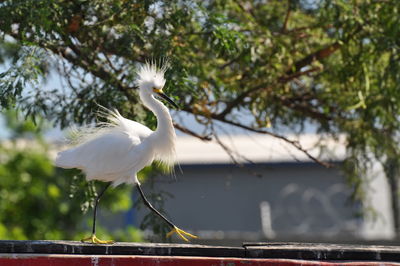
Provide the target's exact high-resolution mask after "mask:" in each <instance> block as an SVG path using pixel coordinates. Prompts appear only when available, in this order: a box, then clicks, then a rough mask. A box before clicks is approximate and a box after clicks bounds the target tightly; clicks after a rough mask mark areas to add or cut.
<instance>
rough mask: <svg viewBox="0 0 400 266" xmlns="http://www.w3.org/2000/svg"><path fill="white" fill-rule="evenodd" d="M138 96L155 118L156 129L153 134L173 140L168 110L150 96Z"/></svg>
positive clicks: (173, 135) (172, 127)
mask: <svg viewBox="0 0 400 266" xmlns="http://www.w3.org/2000/svg"><path fill="white" fill-rule="evenodd" d="M140 96H141V99H142V101H143V103H144V105H145V106H146V107H147V108H149V109H150V110H151V111H152V112H153V113H154V114H155V116H156V117H157V129H156V131H155V132H154V133H155V134H156V135H163V136H164V137H173V138H175V130H174V126H173V124H172V118H171V115H170V113H169V111H168V108H167V107H165V106H164V104H162V103H161V102H160V101H159V100H157V99H155V98H154V97H153V96H151V95H145V94H142V95H140Z"/></svg>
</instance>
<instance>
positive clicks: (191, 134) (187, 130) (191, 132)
mask: <svg viewBox="0 0 400 266" xmlns="http://www.w3.org/2000/svg"><path fill="white" fill-rule="evenodd" d="M174 127H175V128H177V129H178V130H180V131H181V132H183V133H186V134H188V135H190V136H193V137H196V138H198V139H201V140H203V141H210V140H212V138H211V136H201V135H199V134H197V133H196V132H194V131H192V130H190V129H188V128H186V127H183V126H181V125H179V124H177V123H174Z"/></svg>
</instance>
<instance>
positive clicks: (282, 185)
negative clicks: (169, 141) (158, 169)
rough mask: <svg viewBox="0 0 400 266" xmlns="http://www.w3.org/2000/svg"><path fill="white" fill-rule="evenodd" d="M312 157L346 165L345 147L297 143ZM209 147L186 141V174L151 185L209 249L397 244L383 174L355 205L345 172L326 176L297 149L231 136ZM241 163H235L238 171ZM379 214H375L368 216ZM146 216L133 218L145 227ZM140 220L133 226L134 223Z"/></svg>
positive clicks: (309, 138) (181, 158) (313, 139)
mask: <svg viewBox="0 0 400 266" xmlns="http://www.w3.org/2000/svg"><path fill="white" fill-rule="evenodd" d="M291 139H297V140H298V141H299V143H301V145H302V147H304V148H305V149H306V150H309V151H310V153H311V154H313V155H314V156H317V157H319V155H320V154H319V153H320V149H317V148H316V145H317V144H319V145H322V146H323V147H324V148H323V150H324V152H323V155H322V159H324V160H329V161H331V162H334V163H336V164H337V165H340V163H341V161H342V160H343V158H344V154H345V147H344V140H343V139H339V140H332V139H328V140H324V141H322V142H321V141H320V140H319V138H317V136H315V135H303V136H300V137H297V138H295V137H293V138H291ZM219 141H220V142H221V143H223V147H222V146H221V145H220V144H218V143H217V142H216V141H213V142H203V141H201V140H198V139H196V138H194V137H179V141H178V146H177V156H178V162H179V164H180V167H177V168H176V171H175V175H170V176H162V175H160V176H157V177H155V178H154V179H153V180H152V182H147V183H146V184H145V185H144V190H145V191H146V192H147V193H148V194H150V193H161V194H164V195H171V197H166V198H165V199H166V200H165V203H164V209H165V211H166V213H167V216H169V217H171V218H172V220H173V221H174V222H175V223H176V224H177V225H178V226H180V227H181V228H183V229H185V230H189V231H192V232H194V233H196V234H198V235H199V236H200V240H198V241H197V242H199V243H204V244H231V245H236V244H237V245H240V244H241V243H242V242H246V241H250V242H254V241H330V242H356V241H359V240H387V239H391V238H393V237H394V230H393V225H392V218H391V211H390V198H389V190H388V185H387V183H386V180H385V178H384V175H383V173H382V171H381V169H379V167H378V166H377V167H376V169H374V171H373V172H371V173H370V176H368V177H366V178H365V180H369V185H368V188H367V191H368V193H367V202H365V203H360V202H352V201H351V199H350V195H351V188H350V187H349V186H348V185H347V184H346V179H345V177H344V175H343V173H342V172H341V169H340V167H335V168H325V167H323V166H321V165H320V164H317V163H315V162H313V161H311V160H310V159H309V158H308V157H307V156H306V155H305V154H304V153H302V152H301V151H299V150H298V149H295V148H294V147H293V146H292V145H290V144H288V143H286V142H284V141H280V140H277V139H276V138H273V137H269V136H261V135H249V136H233V137H232V136H231V137H228V136H225V137H221V138H220V139H219ZM234 162H235V163H234ZM366 207H368V208H370V207H372V208H373V209H374V211H375V212H370V211H366ZM147 213H148V210H147V209H146V208H141V209H140V210H139V211H137V212H136V213H134V215H133V216H132V215H130V216H129V217H131V219H130V220H132V219H133V221H130V222H133V223H134V224H136V225H139V224H140V222H141V221H142V219H143V217H144V216H145V215H146V214H147ZM132 217H133V218H132Z"/></svg>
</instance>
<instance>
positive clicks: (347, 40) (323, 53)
mask: <svg viewBox="0 0 400 266" xmlns="http://www.w3.org/2000/svg"><path fill="white" fill-rule="evenodd" d="M399 10H400V1H397V0H363V1H358V0H354V1H346V0H321V1H306V0H293V1H277V0H276V1H274V0H272V1H262V0H260V1H245V0H227V1H225V0H224V1H221V0H210V1H196V0H194V1H193V0H190V1H189V0H180V1H126V0H90V1H89V0H72V1H71V0H68V1H67V0H59V1H54V0H5V1H2V2H1V4H0V37H1V40H2V45H1V51H0V59H1V61H2V62H4V65H5V66H6V71H4V72H3V73H2V74H1V75H0V93H1V94H0V104H1V106H2V107H3V108H9V107H13V106H16V107H18V108H19V109H21V110H23V111H24V112H25V113H26V114H28V115H29V114H38V113H39V114H42V115H44V116H46V117H48V118H51V119H53V120H54V121H56V122H57V123H59V124H60V125H61V126H63V127H65V126H67V125H69V124H70V123H71V122H78V123H82V122H87V121H91V120H92V119H93V118H94V110H95V109H97V108H96V103H98V104H101V105H103V106H106V107H118V108H119V109H120V110H121V113H123V114H124V115H126V116H128V117H130V118H132V119H136V120H137V121H139V122H145V123H146V124H148V125H151V126H154V125H155V120H154V117H153V116H152V115H149V114H148V112H145V110H144V108H143V106H141V105H140V104H138V95H137V91H136V88H135V84H134V79H135V68H136V66H137V64H138V63H141V62H144V61H145V60H146V59H151V58H155V59H158V58H163V57H168V58H169V59H170V64H171V69H170V70H169V71H168V72H167V76H168V77H167V84H166V86H167V89H166V91H168V92H169V94H170V95H174V97H176V101H177V102H179V103H180V105H181V108H182V111H184V112H187V113H189V114H192V115H194V116H195V117H196V118H197V120H198V121H199V122H201V123H202V124H203V125H204V132H203V133H204V135H209V134H211V135H212V134H213V133H214V130H213V124H214V122H215V121H220V122H223V123H227V124H231V125H235V126H237V127H241V128H244V129H247V130H250V131H254V132H259V133H263V134H269V135H273V136H275V137H278V138H281V139H283V140H287V139H286V138H285V136H282V135H280V134H279V133H278V132H280V130H282V129H283V128H285V127H288V128H290V129H292V130H295V131H297V132H302V131H304V127H305V125H307V124H313V125H315V127H316V128H317V130H316V131H317V132H319V133H325V135H329V136H334V137H335V136H338V135H339V134H344V135H345V136H346V137H347V150H348V153H347V156H348V158H347V160H346V162H347V164H346V166H347V169H348V171H349V176H350V177H351V176H353V177H356V176H358V174H359V172H360V171H363V170H365V169H366V167H367V166H368V165H367V164H366V162H368V161H369V160H370V159H371V158H372V159H379V160H380V161H382V163H383V165H384V166H385V170H386V173H387V176H388V177H389V179H390V180H392V181H393V182H395V180H397V179H396V178H395V177H396V176H398V172H399V171H397V169H400V168H399V165H400V163H399V156H398V146H399V145H398V142H399V138H398V135H399V122H398V117H399V110H400V108H399V107H400V104H399V103H400V90H399V84H400V82H399V79H400V71H399V70H400V60H399V55H400V51H399V43H400V39H399V36H400V28H399V27H398V25H399V18H400V14H399ZM55 73H57V74H55ZM50 74H52V75H59V76H60V79H61V80H62V84H63V85H62V86H60V87H56V88H54V89H52V90H44V89H43V82H45V81H46V80H47V79H48V78H49V75H50ZM242 114H245V115H247V116H249V117H251V120H250V121H249V122H244V121H247V120H243V119H242V118H243V115H242ZM176 127H177V128H178V129H180V130H182V131H185V132H187V133H189V134H193V135H196V134H197V135H199V133H198V132H192V131H190V130H189V129H186V128H185V127H184V125H183V124H177V125H176ZM200 135H201V134H200ZM200 135H199V137H201V138H203V137H202V136H200ZM287 141H290V140H287ZM291 143H292V144H293V145H295V146H296V147H297V148H300V149H302V147H301V146H299V144H298V143H297V142H291ZM305 152H307V151H305ZM314 159H315V158H314ZM352 180H353V181H354V183H355V184H356V185H359V184H360V179H358V178H353V179H352ZM396 182H397V181H396ZM396 186H397V185H396V184H394V185H393V186H392V187H393V188H394V187H396ZM360 187H361V186H356V188H360ZM356 191H357V189H356ZM396 191H397V190H393V192H396ZM357 195H361V193H357ZM396 195H397V194H396ZM394 204H395V203H394ZM398 225H399V226H398V227H399V228H400V222H399V223H398Z"/></svg>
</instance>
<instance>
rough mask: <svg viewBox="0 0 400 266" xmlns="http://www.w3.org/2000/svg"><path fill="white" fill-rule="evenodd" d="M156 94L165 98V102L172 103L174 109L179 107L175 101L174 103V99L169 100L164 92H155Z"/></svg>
mask: <svg viewBox="0 0 400 266" xmlns="http://www.w3.org/2000/svg"><path fill="white" fill-rule="evenodd" d="M157 94H158V95H159V96H160V97H161V98H163V99H164V100H166V101H167V102H169V103H170V104H172V105H173V106H174V107H175V108H176V109H179V106H178V105H177V104H176V103H174V101H173V100H171V98H169V97H168V96H167V95H165V94H164V93H162V92H157Z"/></svg>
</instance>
